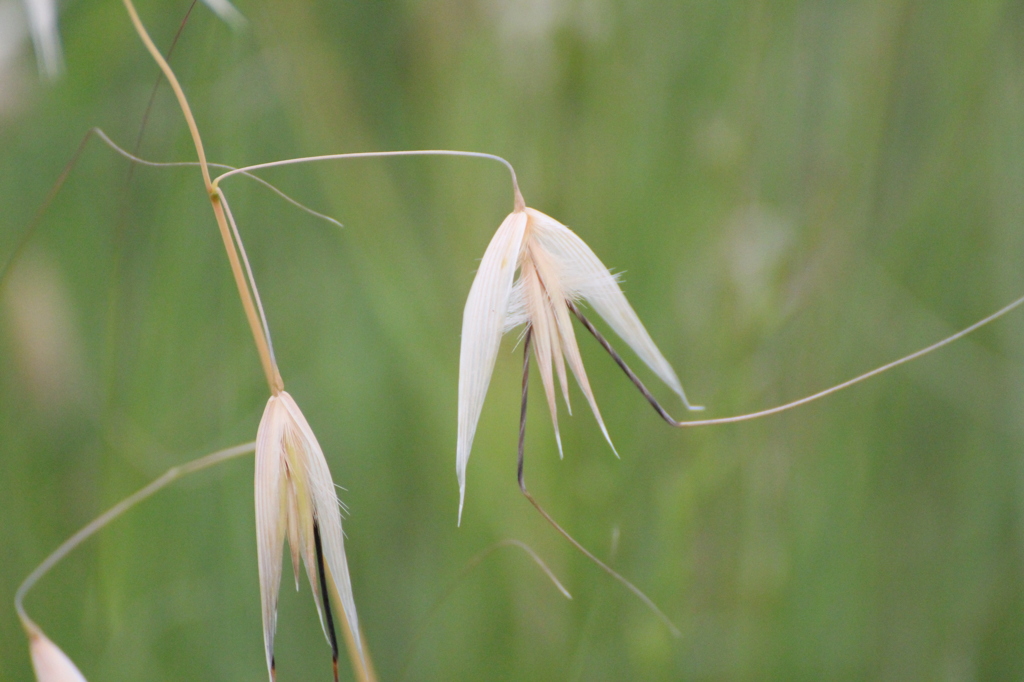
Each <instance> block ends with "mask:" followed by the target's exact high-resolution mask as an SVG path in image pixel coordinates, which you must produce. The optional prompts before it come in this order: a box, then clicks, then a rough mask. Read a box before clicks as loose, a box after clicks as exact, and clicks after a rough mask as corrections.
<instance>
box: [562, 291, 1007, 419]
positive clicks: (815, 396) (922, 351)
mask: <svg viewBox="0 0 1024 682" xmlns="http://www.w3.org/2000/svg"><path fill="white" fill-rule="evenodd" d="M566 303H567V304H568V306H569V310H571V311H572V312H573V314H574V315H576V317H577V319H579V321H580V322H581V323H582V324H583V326H584V327H586V328H587V331H589V332H590V333H591V334H593V335H594V338H595V339H597V342H598V343H600V344H601V347H602V348H604V349H605V351H607V352H608V354H609V355H611V356H612V359H613V360H615V363H616V364H617V365H618V366H619V367H620V368H621V369H622V371H623V372H625V374H626V376H627V377H629V380H630V381H632V382H633V385H635V386H636V387H637V389H638V390H639V391H640V393H642V394H643V396H644V397H645V398H646V399H647V402H649V403H650V404H651V407H653V408H654V410H655V411H656V412H657V413H658V415H659V416H660V417H661V418H662V419H664V420H665V421H666V422H668V423H669V424H671V425H672V426H676V427H679V428H684V427H687V426H711V425H714V424H735V423H737V422H744V421H749V420H751V419H759V418H760V417H767V416H769V415H773V414H778V413H779V412H785V411H786V410H791V409H793V408H794V407H800V406H801V405H806V404H807V403H810V402H813V401H815V400H818V399H820V398H824V397H826V396H829V395H832V394H833V393H838V392H839V391H842V390H843V389H845V388H849V387H851V386H853V385H854V384H859V383H860V382H862V381H864V380H866V379H870V378H871V377H874V376H877V375H879V374H882V373H883V372H888V371H889V370H890V369H894V368H896V367H899V366H900V365H904V364H906V363H908V362H910V361H911V360H917V359H918V358H920V357H923V356H925V355H928V354H929V353H931V352H933V351H937V350H939V349H940V348H942V347H943V346H948V345H949V344H951V343H953V342H954V341H957V340H959V339H962V338H963V337H965V336H967V335H968V334H970V333H971V332H974V331H977V330H978V329H980V328H982V327H984V326H985V325H987V324H989V323H990V322H994V321H995V320H998V319H999V318H1000V317H1003V316H1004V315H1006V314H1007V313H1009V312H1010V311H1012V310H1014V309H1016V308H1019V307H1020V306H1021V305H1022V304H1024V296H1022V297H1020V298H1018V299H1017V300H1015V301H1013V302H1012V303H1010V304H1008V305H1005V306H1003V307H1002V308H1000V309H999V310H997V311H996V312H994V313H992V314H991V315H989V316H987V317H984V318H982V319H980V320H978V321H977V322H975V323H974V324H972V325H970V326H968V327H965V328H964V329H961V330H960V331H958V332H957V333H956V334H953V335H952V336H947V337H946V338H944V339H942V340H941V341H937V342H935V343H933V344H932V345H930V346H926V347H924V348H922V349H920V350H918V351H915V352H913V353H911V354H910V355H904V356H903V357H902V358H899V359H898V360H893V361H892V362H890V363H887V364H884V365H882V366H881V367H876V368H875V369H873V370H871V371H870V372H865V373H864V374H861V375H859V376H856V377H854V378H853V379H849V380H847V381H844V382H842V383H841V384H836V385H835V386H832V387H830V388H826V389H825V390H823V391H818V392H817V393H814V394H812V395H809V396H806V397H804V398H800V399H799V400H794V401H792V402H789V403H786V404H784V405H779V406H777V407H772V408H769V409H767V410H761V411H759V412H750V413H748V414H740V415H736V416H734V417H719V418H717V419H694V420H688V421H679V420H676V419H674V418H673V417H672V415H670V414H669V413H668V412H667V411H666V410H665V408H664V407H662V406H661V404H660V403H659V402H658V400H657V398H655V397H654V396H653V395H652V394H651V392H650V391H649V390H647V387H646V386H644V383H643V382H642V381H641V380H640V378H639V377H637V375H636V374H635V373H634V372H633V370H631V369H630V368H629V365H627V364H626V361H625V360H623V359H622V356H621V355H619V354H618V353H617V352H616V351H615V349H614V348H612V345H611V343H609V342H608V340H607V339H606V338H605V337H604V336H603V335H602V334H601V332H599V331H598V330H597V328H595V327H594V325H593V323H591V322H590V320H588V319H587V318H586V317H585V316H584V315H583V313H581V312H580V310H579V308H577V307H576V304H575V303H573V302H572V301H567V302H566Z"/></svg>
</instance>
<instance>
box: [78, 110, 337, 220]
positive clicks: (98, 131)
mask: <svg viewBox="0 0 1024 682" xmlns="http://www.w3.org/2000/svg"><path fill="white" fill-rule="evenodd" d="M92 135H95V136H96V137H98V138H99V139H100V140H101V141H102V142H103V143H104V144H106V145H107V146H108V147H110V148H111V149H112V150H113V151H114V152H115V153H117V154H120V155H121V156H123V157H124V158H126V159H128V160H129V161H132V162H134V163H137V164H139V165H142V166H150V167H153V168H181V167H186V166H187V167H190V168H194V167H196V166H198V165H199V162H198V161H150V160H148V159H143V158H141V157H139V156H136V155H135V154H133V153H132V152H129V151H128V150H126V149H125V148H124V147H121V146H119V145H118V144H117V143H116V142H114V141H113V140H111V139H110V136H109V135H107V134H106V133H105V132H103V129H102V128H92V129H90V130H89V132H88V133H86V139H88V138H89V137H91V136H92ZM206 165H207V166H208V167H210V168H217V169H220V170H239V171H241V174H242V175H244V176H245V177H247V178H249V179H250V180H253V181H255V182H257V183H258V184H260V185H263V186H264V187H266V188H267V189H269V190H270V191H271V192H273V193H274V194H276V195H278V196H279V197H281V198H282V199H284V200H285V201H287V202H288V203H289V204H291V205H293V206H295V207H296V208H298V209H300V210H302V211H305V212H306V213H308V214H310V215H311V216H313V217H314V218H320V219H321V220H326V221H327V222H329V223H331V224H332V225H335V226H336V227H344V225H342V224H341V223H340V222H338V221H337V220H335V219H334V218H332V217H331V216H329V215H325V214H323V213H320V212H319V211H314V210H313V209H311V208H310V207H309V206H306V205H305V204H303V203H302V202H301V201H299V200H298V199H295V198H294V197H292V196H291V195H289V194H287V193H286V192H284V191H283V190H281V189H279V188H278V187H277V186H275V185H273V184H272V183H270V182H268V181H266V180H264V179H263V178H261V177H260V176H258V175H253V174H252V173H249V172H248V171H244V170H242V169H239V168H235V167H234V166H229V165H227V164H224V163H213V162H212V161H211V162H209V163H207V164H206ZM222 196H223V195H222Z"/></svg>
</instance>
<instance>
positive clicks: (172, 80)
mask: <svg viewBox="0 0 1024 682" xmlns="http://www.w3.org/2000/svg"><path fill="white" fill-rule="evenodd" d="M123 1H124V6H125V9H127V11H128V16H129V17H130V18H131V20H132V24H133V25H134V26H135V31H136V32H137V33H138V34H139V38H140V39H141V40H142V42H143V44H144V45H145V46H146V49H147V50H149V54H150V55H151V56H152V57H153V61H155V62H156V63H157V66H159V67H160V70H161V71H163V74H164V77H166V78H167V82H168V84H169V85H170V86H171V90H173V91H174V96H175V98H177V100H178V106H179V107H180V108H181V113H182V114H183V115H184V117H185V122H186V124H187V125H188V129H189V132H190V133H191V134H192V142H193V144H194V145H195V148H196V155H197V156H198V157H199V170H200V171H201V172H202V174H203V185H204V186H205V187H206V193H207V196H208V197H209V198H210V204H211V205H212V206H213V214H214V216H215V218H216V219H217V227H218V228H219V229H220V236H221V239H222V240H223V242H224V250H225V251H226V252H227V256H228V261H229V262H230V264H231V274H232V276H233V277H234V278H235V285H236V286H237V287H238V296H239V298H240V299H241V300H242V308H243V309H244V310H245V316H246V319H247V320H248V321H249V328H250V330H251V331H252V336H253V340H254V341H255V342H256V351H257V352H258V353H259V356H260V363H261V364H262V365H263V373H264V374H265V375H266V379H267V386H268V387H269V388H270V392H271V393H273V394H274V395H277V394H278V393H280V392H281V391H282V390H284V381H282V379H281V373H280V372H279V371H278V369H277V365H276V364H275V363H274V360H273V358H272V357H271V354H270V350H269V343H268V341H267V339H266V337H265V336H264V334H263V329H262V327H261V325H260V319H259V316H258V315H257V313H256V306H255V304H254V303H253V297H252V294H251V293H250V291H249V286H248V284H247V283H246V280H245V275H244V274H243V272H242V265H241V263H240V261H239V258H238V252H237V250H236V249H235V245H234V242H233V241H232V237H231V230H230V228H229V227H228V221H227V217H226V216H225V214H224V207H223V204H222V202H221V198H220V194H219V193H218V192H217V190H216V188H215V187H214V186H213V183H212V182H211V180H210V169H209V167H208V165H207V163H206V151H205V150H204V149H203V140H202V138H201V137H200V136H199V128H198V127H197V126H196V121H195V118H194V117H193V116H192V109H191V108H190V107H189V105H188V100H187V99H186V98H185V92H184V91H183V90H182V89H181V84H180V83H178V78H177V76H175V75H174V71H172V70H171V67H170V65H169V64H168V63H167V60H166V59H164V57H163V55H162V54H160V50H158V49H157V47H156V45H155V44H154V43H153V40H152V39H151V38H150V37H149V33H147V32H146V27H145V26H143V25H142V21H141V20H140V19H139V15H138V13H137V12H136V11H135V6H134V5H133V4H132V0H123Z"/></svg>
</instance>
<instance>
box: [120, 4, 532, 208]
mask: <svg viewBox="0 0 1024 682" xmlns="http://www.w3.org/2000/svg"><path fill="white" fill-rule="evenodd" d="M126 1H127V0H126ZM388 156H461V157H469V158H476V159H489V160H491V161H497V162H498V163H500V164H502V165H504V166H505V168H507V169H508V172H509V174H510V175H511V176H512V202H513V209H514V210H515V211H524V210H526V202H525V201H523V195H522V193H521V192H520V191H519V181H518V180H517V179H516V169H515V168H513V167H512V164H511V163H509V162H508V160H507V159H504V158H502V157H500V156H498V155H497V154H486V153H484V152H464V151H458V150H452V149H415V150H403V151H391V152H352V153H349V154H323V155H320V156H302V157H299V158H295V159H284V160H282V161H268V162H267V163H257V164H255V165H253V166H245V167H243V168H236V169H234V170H230V171H228V172H227V173H222V174H221V175H219V176H217V178H216V179H214V181H213V187H214V188H217V187H219V186H220V183H221V181H222V180H226V179H228V178H230V177H231V176H232V175H238V174H240V173H249V172H251V171H255V170H262V169H264V168H279V167H281V166H294V165H297V164H300V163H311V162H315V161H338V160H340V159H377V158H383V157H388Z"/></svg>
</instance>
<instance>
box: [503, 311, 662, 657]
mask: <svg viewBox="0 0 1024 682" xmlns="http://www.w3.org/2000/svg"><path fill="white" fill-rule="evenodd" d="M532 336H533V327H532V326H531V327H527V328H526V336H525V338H524V340H523V402H522V405H521V406H520V409H519V458H518V462H517V467H516V475H517V478H518V479H519V490H520V492H522V493H523V496H524V497H525V498H526V499H527V500H529V502H530V504H532V505H533V508H534V509H536V510H537V511H538V512H539V513H540V515H541V516H543V517H544V520H545V521H547V522H548V523H549V524H550V525H551V527H552V528H554V529H555V530H556V531H558V534H559V535H561V536H562V537H563V538H565V539H566V540H568V541H569V544H571V545H572V546H573V547H575V548H576V549H577V550H579V552H580V554H582V555H583V556H585V557H587V558H588V559H590V560H591V561H592V562H593V563H594V565H596V566H597V567H598V568H600V569H601V570H602V571H604V572H605V573H607V574H608V575H610V576H611V577H612V578H614V579H615V580H617V581H618V582H619V583H621V584H622V586H623V587H625V588H626V589H627V590H629V591H630V592H632V593H633V594H634V595H635V596H636V597H637V598H638V599H639V600H640V601H642V602H643V603H644V605H645V606H646V607H647V608H648V609H650V610H651V612H652V613H653V614H654V615H655V616H657V617H658V619H659V620H660V621H661V622H662V623H664V624H665V627H666V628H668V630H669V632H671V633H672V636H673V637H681V636H682V633H680V632H679V628H677V627H676V625H675V623H673V622H672V621H671V620H670V619H669V617H668V616H666V615H665V613H664V612H663V611H662V610H661V609H659V608H658V605H657V604H655V603H654V600H652V599H651V598H650V597H648V596H647V595H646V594H644V593H643V591H642V590H641V589H640V588H639V587H637V586H636V585H634V584H633V583H631V582H630V581H629V580H627V579H626V578H625V577H624V576H623V575H622V574H620V573H619V572H617V571H616V570H615V569H613V568H612V567H611V566H609V565H608V564H606V563H604V562H603V561H601V560H600V559H598V558H597V557H596V556H594V555H593V554H592V553H591V552H590V550H588V549H587V548H586V547H584V546H583V545H581V544H580V543H579V542H578V541H577V540H576V538H574V537H573V536H572V535H570V534H569V532H568V531H567V530H565V529H564V528H562V527H561V526H560V525H558V522H557V521H555V520H554V519H553V518H552V517H551V515H550V514H548V513H547V511H545V509H544V507H542V506H540V503H539V502H537V500H536V499H535V498H534V497H533V495H531V494H530V491H529V490H527V488H526V477H525V476H524V475H523V461H524V460H525V449H526V448H525V444H526V399H527V396H528V394H529V386H530V341H531V337H532Z"/></svg>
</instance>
